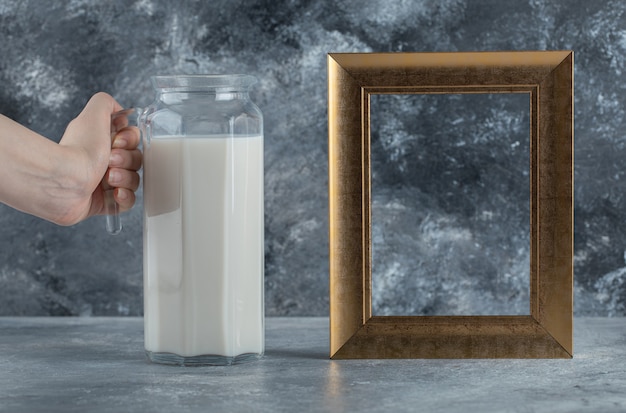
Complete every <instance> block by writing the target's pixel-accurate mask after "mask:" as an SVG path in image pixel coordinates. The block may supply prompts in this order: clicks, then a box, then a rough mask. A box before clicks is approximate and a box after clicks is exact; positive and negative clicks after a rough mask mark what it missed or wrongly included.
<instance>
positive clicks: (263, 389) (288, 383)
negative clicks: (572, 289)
mask: <svg viewBox="0 0 626 413" xmlns="http://www.w3.org/2000/svg"><path fill="white" fill-rule="evenodd" d="M574 345H575V347H574V358H573V359H571V360H563V359H560V360H341V361H331V360H329V358H328V355H329V350H328V348H329V346H328V319H327V318H268V319H267V320H266V353H265V356H264V358H263V359H261V360H259V361H255V362H252V363H248V364H242V365H235V366H228V367H174V366H164V365H157V364H152V363H150V362H149V361H148V360H147V358H146V357H145V355H144V350H143V320H142V319H141V318H122V317H119V318H87V317H85V318H53V317H50V318H26V317H23V318H21V317H4V318H2V317H0V412H29V413H32V412H107V411H111V412H172V411H183V412H186V411H190V412H195V411H197V412H213V411H215V412H344V411H346V412H347V411H350V412H356V411H358V412H398V411H411V412H415V411H424V412H464V413H465V412H550V413H554V412H574V411H575V412H623V411H626V318H580V319H576V320H575V329H574Z"/></svg>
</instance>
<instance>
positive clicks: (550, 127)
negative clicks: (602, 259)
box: [327, 51, 574, 359]
mask: <svg viewBox="0 0 626 413" xmlns="http://www.w3.org/2000/svg"><path fill="white" fill-rule="evenodd" d="M327 59H328V61H327V64H328V122H329V130H328V138H329V242H330V245H329V247H330V251H329V252H330V357H331V358H332V359H350V358H357V359H358V358H571V357H572V355H573V238H574V237H573V227H574V225H573V224H574V214H573V210H574V208H573V136H574V129H573V124H574V114H573V113H574V112H573V106H574V89H573V87H574V62H573V52H571V51H514V52H450V53H329V54H328V56H327ZM447 93H527V94H529V97H530V140H529V142H530V185H529V186H530V191H529V192H530V200H529V202H530V221H531V222H530V315H523V316H499V315H496V316H372V299H371V280H372V266H371V252H372V243H371V178H370V124H369V119H370V96H371V95H372V94H447Z"/></svg>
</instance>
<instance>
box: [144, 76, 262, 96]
mask: <svg viewBox="0 0 626 413" xmlns="http://www.w3.org/2000/svg"><path fill="white" fill-rule="evenodd" d="M150 80H151V81H152V86H153V87H154V88H155V89H157V90H162V91H172V92H181V91H188V92H192V91H208V90H217V89H220V90H224V89H227V90H233V91H235V90H247V89H248V88H249V87H250V86H252V85H254V84H255V83H256V82H257V79H256V77H254V76H251V75H246V74H227V75H224V74H206V75H158V76H152V77H151V78H150Z"/></svg>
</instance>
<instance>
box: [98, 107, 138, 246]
mask: <svg viewBox="0 0 626 413" xmlns="http://www.w3.org/2000/svg"><path fill="white" fill-rule="evenodd" d="M139 113H141V109H140V108H129V109H124V110H120V111H119V112H115V113H114V114H112V115H111V144H113V138H114V137H115V135H116V134H117V133H118V132H119V131H121V130H122V129H124V128H126V127H128V126H137V116H138V114H139ZM102 189H103V190H104V213H105V216H106V230H107V232H108V233H109V234H111V235H117V234H119V233H120V232H121V231H122V220H121V218H120V208H119V205H118V204H117V202H115V198H114V196H113V193H114V191H115V188H112V187H111V186H110V185H109V184H108V183H107V182H106V181H105V180H104V179H103V180H102Z"/></svg>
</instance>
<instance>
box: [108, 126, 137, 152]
mask: <svg viewBox="0 0 626 413" xmlns="http://www.w3.org/2000/svg"><path fill="white" fill-rule="evenodd" d="M138 146H139V128H137V127H136V126H129V127H125V128H123V129H121V130H120V131H119V132H117V134H116V135H115V137H114V138H113V144H112V148H114V149H135V148H137V147H138Z"/></svg>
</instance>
